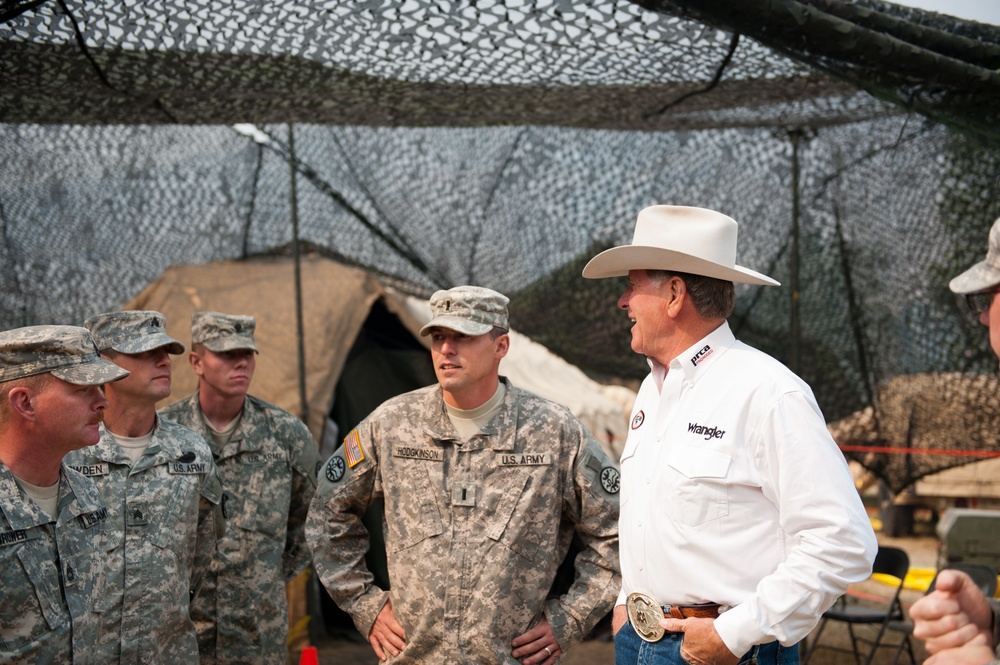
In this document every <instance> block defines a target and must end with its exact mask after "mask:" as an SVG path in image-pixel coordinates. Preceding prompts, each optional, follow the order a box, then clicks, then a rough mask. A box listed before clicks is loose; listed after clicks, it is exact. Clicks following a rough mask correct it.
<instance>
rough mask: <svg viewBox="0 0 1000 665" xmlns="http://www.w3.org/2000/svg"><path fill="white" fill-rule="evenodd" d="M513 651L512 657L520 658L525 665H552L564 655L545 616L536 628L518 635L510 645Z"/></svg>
mask: <svg viewBox="0 0 1000 665" xmlns="http://www.w3.org/2000/svg"><path fill="white" fill-rule="evenodd" d="M510 645H511V646H512V647H513V650H512V651H511V652H510V655H511V656H513V657H514V658H520V659H523V660H521V662H522V663H524V665H539V663H545V665H552V663H555V662H556V660H557V659H558V658H559V655H560V654H562V648H561V647H560V646H559V642H557V641H556V636H555V635H554V634H553V633H552V626H550V625H549V620H548V619H546V618H545V617H544V616H543V617H542V619H541V621H539V622H538V625H536V626H535V627H534V628H532V629H531V630H529V631H528V632H526V633H524V634H523V635H518V636H517V637H515V638H514V640H513V641H512V642H511V643H510Z"/></svg>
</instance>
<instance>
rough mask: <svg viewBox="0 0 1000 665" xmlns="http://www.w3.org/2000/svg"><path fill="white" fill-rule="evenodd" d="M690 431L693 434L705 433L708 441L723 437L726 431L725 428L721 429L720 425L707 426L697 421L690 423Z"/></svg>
mask: <svg viewBox="0 0 1000 665" xmlns="http://www.w3.org/2000/svg"><path fill="white" fill-rule="evenodd" d="M688 431H689V432H691V433H692V434H701V435H704V437H705V440H706V441H709V440H711V439H721V438H722V436H723V435H724V434H725V433H726V431H725V430H721V429H719V428H718V427H705V426H704V425H699V424H697V423H688Z"/></svg>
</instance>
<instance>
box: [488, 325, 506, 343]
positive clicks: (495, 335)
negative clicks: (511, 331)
mask: <svg viewBox="0 0 1000 665" xmlns="http://www.w3.org/2000/svg"><path fill="white" fill-rule="evenodd" d="M486 334H487V335H489V336H490V339H492V340H493V341H496V340H498V339H500V337H501V336H502V335H506V334H507V331H506V330H504V329H503V328H501V327H500V326H493V328H491V329H490V331H489V332H488V333H486Z"/></svg>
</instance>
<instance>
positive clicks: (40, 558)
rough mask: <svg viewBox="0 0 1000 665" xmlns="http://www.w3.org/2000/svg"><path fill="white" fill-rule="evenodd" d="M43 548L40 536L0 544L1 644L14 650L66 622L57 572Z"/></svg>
mask: <svg viewBox="0 0 1000 665" xmlns="http://www.w3.org/2000/svg"><path fill="white" fill-rule="evenodd" d="M6 533H7V534H9V533H10V532H6ZM22 533H23V532H22ZM31 535H32V536H37V534H31ZM44 547H45V546H44V544H42V542H41V540H40V539H39V540H34V539H29V540H28V541H27V542H25V543H21V544H15V545H5V546H3V547H0V583H2V584H3V605H4V611H3V612H0V645H2V646H3V647H4V648H5V649H9V650H14V649H17V648H19V647H21V646H23V645H25V644H27V643H29V642H31V641H32V640H36V639H38V638H40V637H41V636H42V635H44V634H45V633H47V632H49V631H50V630H53V629H56V628H58V627H60V626H61V625H64V624H67V623H68V622H69V616H68V615H67V613H66V610H65V608H64V606H63V604H62V597H61V593H62V592H61V589H60V585H59V571H58V570H57V569H56V565H55V563H54V562H53V561H52V560H51V557H50V556H46V555H45V553H44V552H43V550H44Z"/></svg>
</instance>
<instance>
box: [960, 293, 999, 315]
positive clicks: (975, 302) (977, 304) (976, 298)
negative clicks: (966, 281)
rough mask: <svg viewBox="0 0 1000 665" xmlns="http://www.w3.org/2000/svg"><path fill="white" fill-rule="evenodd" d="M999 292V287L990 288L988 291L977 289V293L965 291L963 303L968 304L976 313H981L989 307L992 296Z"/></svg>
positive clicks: (991, 302)
mask: <svg viewBox="0 0 1000 665" xmlns="http://www.w3.org/2000/svg"><path fill="white" fill-rule="evenodd" d="M998 292H1000V288H994V289H990V290H989V291H979V292H977V293H966V294H965V303H966V304H967V305H968V306H969V309H971V310H972V311H973V312H975V313H976V314H982V313H983V312H985V311H986V310H988V309H989V308H990V305H991V304H993V296H995V295H996V294H997V293H998Z"/></svg>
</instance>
